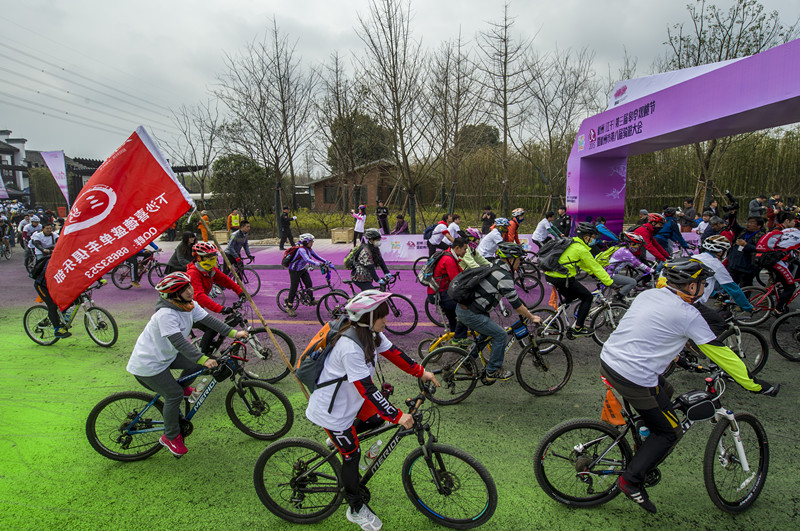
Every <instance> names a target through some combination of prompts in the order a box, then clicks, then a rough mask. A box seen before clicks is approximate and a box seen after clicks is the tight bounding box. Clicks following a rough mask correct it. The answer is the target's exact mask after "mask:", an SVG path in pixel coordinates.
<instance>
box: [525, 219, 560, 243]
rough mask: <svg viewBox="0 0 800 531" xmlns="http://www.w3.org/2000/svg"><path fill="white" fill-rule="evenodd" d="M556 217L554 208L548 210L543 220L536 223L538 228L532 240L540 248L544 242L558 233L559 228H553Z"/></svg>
mask: <svg viewBox="0 0 800 531" xmlns="http://www.w3.org/2000/svg"><path fill="white" fill-rule="evenodd" d="M554 219H556V213H555V212H553V211H552V210H551V211H549V212H547V213H546V214H545V215H544V217H543V218H542V220H541V221H540V222H539V224H538V225H536V230H534V231H533V235H532V236H531V241H532V242H533V243H535V244H536V245H537V246H538V247H539V248H540V249H541V247H542V245H543V244H544V242H546V241H547V240H549V239H550V238H553V237H555V236H556V235H557V233H558V230H557V229H554V228H553V220H554Z"/></svg>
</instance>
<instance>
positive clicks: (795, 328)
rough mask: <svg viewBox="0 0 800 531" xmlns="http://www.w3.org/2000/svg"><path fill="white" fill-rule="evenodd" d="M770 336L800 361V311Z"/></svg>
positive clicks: (782, 318)
mask: <svg viewBox="0 0 800 531" xmlns="http://www.w3.org/2000/svg"><path fill="white" fill-rule="evenodd" d="M26 322H27V321H26ZM26 330H27V328H26ZM28 335H30V334H28ZM769 338H770V341H771V342H772V346H773V347H774V348H775V350H777V351H778V354H780V355H781V356H783V357H784V358H786V359H787V360H789V361H800V312H798V311H794V312H789V313H787V314H786V315H781V316H780V317H779V318H778V319H776V320H775V322H774V323H773V324H772V328H770V331H769ZM34 341H35V340H34Z"/></svg>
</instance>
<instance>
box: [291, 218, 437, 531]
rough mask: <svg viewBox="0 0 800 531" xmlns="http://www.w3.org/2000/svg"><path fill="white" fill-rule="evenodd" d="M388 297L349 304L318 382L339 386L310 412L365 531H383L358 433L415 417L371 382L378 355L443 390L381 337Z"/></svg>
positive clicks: (351, 511)
mask: <svg viewBox="0 0 800 531" xmlns="http://www.w3.org/2000/svg"><path fill="white" fill-rule="evenodd" d="M376 230H377V229H376ZM389 295H390V294H389V293H382V292H380V291H377V290H367V291H362V292H361V293H359V294H358V295H356V296H355V297H353V298H352V299H351V300H350V302H348V303H347V305H346V306H345V310H346V311H347V317H348V321H346V322H345V324H344V325H343V326H342V329H341V330H340V332H339V333H338V334H337V335H336V336H335V337H334V338H333V340H332V341H333V342H332V345H333V349H332V350H331V351H330V354H329V355H328V357H327V359H326V360H325V365H324V367H323V369H322V372H321V374H320V376H319V379H318V381H319V382H337V385H324V386H321V387H317V389H316V390H315V391H314V392H313V393H311V397H310V398H309V401H308V407H307V408H306V417H307V418H308V420H310V421H311V422H313V423H314V424H316V425H317V426H320V427H322V428H323V429H324V430H325V432H326V433H327V434H328V437H329V438H330V441H331V442H330V443H329V446H331V447H333V446H336V448H338V450H339V452H340V453H341V456H342V483H343V485H344V495H345V498H346V499H347V504H348V508H347V519H348V520H349V521H351V522H353V523H354V524H357V525H359V526H361V529H365V530H372V531H377V530H379V529H380V528H381V526H382V523H381V521H380V519H379V518H378V517H377V516H376V515H375V514H374V513H373V512H372V510H371V509H370V508H369V507H368V506H367V504H366V503H364V500H363V498H362V496H361V492H360V491H359V486H358V482H359V479H360V478H359V472H358V463H359V460H360V458H361V448H360V447H359V441H358V434H359V433H363V432H364V431H367V430H371V429H373V428H377V427H378V426H380V425H381V424H383V422H384V421H389V422H391V423H393V424H400V425H402V426H403V427H405V428H411V427H412V426H413V425H414V419H413V417H412V416H411V415H409V414H407V413H403V412H402V411H400V410H399V409H397V408H396V407H394V406H393V405H392V404H391V402H389V400H388V396H387V395H388V393H387V395H384V394H383V393H382V392H381V390H380V389H378V388H377V387H376V385H375V383H374V381H373V375H374V374H375V366H376V356H377V355H378V354H380V355H382V356H383V357H385V358H386V359H388V360H389V361H390V362H392V363H393V364H394V365H396V366H397V367H399V368H400V369H402V370H403V371H404V372H406V373H408V374H410V375H412V376H415V377H417V378H420V379H421V380H422V381H425V382H433V383H434V384H435V385H436V386H437V387H438V386H439V382H437V381H436V377H434V375H433V373H431V372H429V371H426V370H424V369H423V368H422V366H421V365H419V364H418V363H415V362H414V361H413V360H412V359H411V358H409V357H408V356H407V355H406V354H404V353H403V352H402V351H401V350H400V349H399V348H397V347H396V346H394V345H392V343H391V342H390V341H389V340H388V339H387V338H386V336H385V335H384V334H383V330H384V328H385V327H386V316H387V315H388V314H389V306H388V305H387V304H386V299H388V298H389ZM350 329H353V330H354V331H355V334H354V335H351V334H353V332H348V330H350ZM353 337H355V338H356V339H357V341H356V340H354V339H353Z"/></svg>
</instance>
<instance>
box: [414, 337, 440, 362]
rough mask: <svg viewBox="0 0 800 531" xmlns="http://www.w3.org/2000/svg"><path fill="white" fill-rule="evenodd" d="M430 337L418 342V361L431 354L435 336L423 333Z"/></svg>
mask: <svg viewBox="0 0 800 531" xmlns="http://www.w3.org/2000/svg"><path fill="white" fill-rule="evenodd" d="M425 333H426V334H428V335H429V336H430V337H427V338H425V339H423V340H422V341H420V342H419V344H418V345H417V354H418V355H419V359H423V358H424V357H425V356H427V355H428V354H430V353H431V345H432V344H433V342H434V341H436V336H435V335H434V334H430V333H428V332H425Z"/></svg>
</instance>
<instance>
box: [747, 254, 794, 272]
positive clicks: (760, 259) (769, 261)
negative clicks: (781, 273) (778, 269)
mask: <svg viewBox="0 0 800 531" xmlns="http://www.w3.org/2000/svg"><path fill="white" fill-rule="evenodd" d="M784 256H786V251H764V252H757V253H753V256H752V258H750V261H751V262H752V263H753V266H755V267H757V268H759V269H763V268H765V267H770V266H773V265H775V264H777V263H778V262H780V261H781V260H783V257H784Z"/></svg>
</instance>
